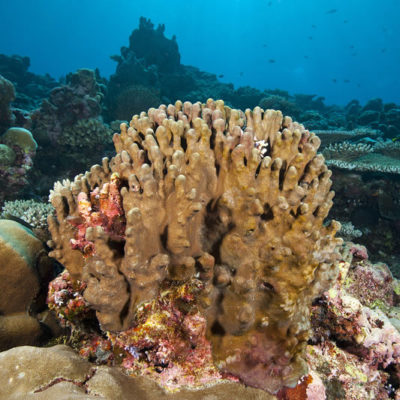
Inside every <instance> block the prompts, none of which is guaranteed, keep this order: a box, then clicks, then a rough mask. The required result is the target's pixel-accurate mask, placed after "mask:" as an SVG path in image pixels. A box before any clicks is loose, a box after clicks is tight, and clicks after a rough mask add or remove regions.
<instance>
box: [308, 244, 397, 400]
mask: <svg viewBox="0 0 400 400" xmlns="http://www.w3.org/2000/svg"><path fill="white" fill-rule="evenodd" d="M343 253H344V257H343V261H342V262H341V263H340V274H339V276H338V279H337V281H336V283H335V285H334V286H333V287H332V288H331V289H330V290H329V291H327V292H325V293H324V295H323V296H322V297H321V298H320V299H318V302H315V303H314V307H313V337H312V344H313V345H312V346H309V349H308V352H307V353H308V362H309V364H310V366H311V368H312V369H313V370H314V371H315V372H316V373H317V374H318V375H319V376H320V378H321V379H322V381H323V382H324V385H325V387H326V388H327V389H328V393H329V392H331V393H332V395H333V396H334V397H335V396H337V397H336V398H343V399H348V400H356V399H360V398H362V399H364V398H365V399H367V398H374V399H389V398H394V397H391V395H394V390H395V389H394V388H393V386H392V385H391V384H390V382H392V383H393V382H394V380H395V379H397V378H396V376H397V372H396V371H397V370H398V367H399V362H400V333H399V332H398V330H397V329H396V328H395V325H394V324H396V322H395V321H396V319H397V318H398V316H399V314H397V310H398V307H397V306H395V296H396V294H395V293H396V290H397V289H396V288H397V286H398V282H396V281H395V280H394V279H393V277H392V275H391V273H390V271H389V269H388V267H387V266H386V265H385V264H382V263H380V264H375V265H374V264H372V263H371V262H369V261H368V254H367V252H366V249H365V248H364V247H363V246H357V245H354V244H352V243H348V245H347V246H346V247H345V249H344V251H343ZM346 253H347V255H346ZM394 315H395V316H396V317H395V318H393V316H394ZM397 321H398V320H397ZM397 324H398V322H397ZM389 366H390V367H389ZM396 398H397V397H396Z"/></svg>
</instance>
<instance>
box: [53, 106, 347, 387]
mask: <svg viewBox="0 0 400 400" xmlns="http://www.w3.org/2000/svg"><path fill="white" fill-rule="evenodd" d="M114 145H115V148H116V152H117V154H116V156H115V157H113V158H112V159H111V160H109V159H107V158H104V159H103V161H102V165H95V166H93V167H92V168H91V169H90V171H89V172H86V173H85V174H80V175H78V176H77V177H76V178H75V179H74V181H72V182H71V181H69V180H65V181H63V182H62V183H61V182H57V183H56V184H55V186H54V190H53V191H52V192H51V195H50V200H51V203H52V204H53V206H54V207H55V210H56V214H55V215H54V216H50V217H49V219H48V222H49V229H50V231H51V234H52V241H50V242H49V245H50V246H51V247H52V248H53V251H52V252H51V255H52V256H53V257H55V258H56V259H57V260H59V261H60V262H61V263H62V264H63V265H64V266H65V267H66V268H67V269H68V271H69V273H70V274H71V276H72V278H74V279H79V280H82V281H84V282H85V284H86V285H87V286H86V288H85V290H84V292H83V296H84V298H85V301H87V302H88V304H89V305H90V306H91V307H92V308H93V309H94V310H96V315H97V318H98V320H99V322H100V325H101V328H102V330H103V331H111V332H114V333H115V334H118V332H121V331H127V330H129V329H130V328H135V327H137V328H138V329H140V321H141V316H143V313H144V312H145V311H146V310H147V309H148V307H153V306H152V304H154V301H155V299H160V298H162V296H163V293H165V292H169V293H170V292H171V291H172V292H175V293H178V295H177V296H176V298H177V299H178V300H177V301H175V303H174V307H169V306H168V307H167V308H168V309H167V308H166V309H165V310H164V313H168V312H170V313H172V312H173V313H175V314H176V312H175V311H171V310H175V309H179V313H182V314H183V315H188V316H190V315H192V316H193V315H199V316H200V315H201V316H202V317H201V318H204V319H205V322H206V328H205V329H206V337H207V339H208V340H209V341H210V342H211V345H212V357H213V360H214V363H215V365H216V366H217V368H218V369H219V370H220V371H221V372H222V373H226V374H230V375H233V376H236V377H238V378H240V379H241V380H242V381H243V382H245V383H246V384H247V385H250V386H254V387H258V388H262V389H264V390H267V391H269V392H271V393H276V392H277V391H278V390H279V389H281V388H282V387H283V386H295V385H296V384H297V382H298V379H299V378H300V377H301V376H303V375H304V374H305V373H306V370H307V366H306V362H305V349H306V344H307V339H308V337H309V330H310V310H311V303H312V301H313V299H314V298H316V297H317V296H318V295H320V294H321V293H322V292H323V291H324V290H325V289H327V288H328V287H329V285H330V283H331V282H333V281H334V280H335V279H336V277H337V272H338V271H337V266H336V261H337V259H338V252H337V249H338V246H339V245H340V244H341V239H337V238H335V233H336V231H337V230H338V228H339V224H338V223H336V222H334V221H333V222H331V224H330V225H329V226H326V225H325V224H324V220H325V218H326V216H327V214H328V212H329V209H330V208H331V206H332V198H333V196H334V193H333V192H332V191H330V187H331V180H330V177H331V172H330V171H329V170H328V168H327V166H326V165H325V162H324V158H323V156H322V155H318V154H317V150H318V147H319V145H320V140H319V138H318V137H317V136H315V135H314V134H312V133H310V132H308V131H307V130H305V129H304V127H303V126H302V125H300V124H298V123H296V122H293V121H292V119H291V118H289V117H283V116H282V113H281V112H280V111H274V110H266V111H264V110H262V109H260V108H259V107H256V108H255V109H254V110H253V111H251V110H249V109H248V110H246V111H245V112H242V111H240V110H235V109H231V108H229V107H227V106H225V105H224V102H223V101H221V100H218V101H213V100H211V99H210V100H208V101H207V102H206V103H205V104H201V103H194V104H192V103H189V102H185V103H182V102H180V101H177V102H176V103H175V105H168V106H164V105H162V106H160V107H159V108H158V109H155V108H151V109H149V110H148V112H147V113H145V112H142V113H141V114H140V115H135V116H134V117H133V118H132V121H131V122H130V127H129V128H128V127H127V125H126V124H122V125H121V133H120V134H115V135H114ZM157 302H158V304H159V306H157V307H156V308H157V310H159V307H162V303H160V301H159V300H157ZM146 307H147V308H146ZM157 312H158V311H157ZM164 317H165V315H164ZM199 318H200V317H199ZM149 319H150V320H151V318H149V317H148V316H147V318H146V319H145V320H146V321H149ZM172 319H173V318H172V316H171V320H172ZM164 320H165V318H164ZM152 323H153V324H154V323H155V319H153V322H152ZM122 336H123V335H119V337H120V338H121V337H122ZM128 351H129V349H128ZM130 351H131V352H132V354H131V355H132V357H139V355H137V354H136V351H137V349H135V348H132V349H130ZM177 351H179V349H178V350H177ZM164 364H165V362H164ZM164 367H165V365H161V366H159V368H161V369H162V368H164Z"/></svg>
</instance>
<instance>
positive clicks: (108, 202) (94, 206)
mask: <svg viewBox="0 0 400 400" xmlns="http://www.w3.org/2000/svg"><path fill="white" fill-rule="evenodd" d="M120 186H121V182H120V179H119V176H118V174H113V175H112V176H111V181H110V182H109V183H105V184H104V185H103V186H102V187H101V188H99V187H97V188H95V189H94V190H93V191H92V192H91V193H90V198H88V196H87V195H86V193H83V192H81V193H79V195H78V210H79V216H80V218H69V222H70V223H71V224H72V225H73V226H75V227H76V228H77V231H76V235H75V239H71V246H72V248H73V249H79V250H81V251H82V252H83V254H84V256H85V257H88V256H92V255H93V254H94V253H95V248H94V243H93V242H91V241H90V240H87V239H86V232H87V229H88V228H93V227H96V226H100V227H102V228H103V230H104V232H105V233H106V234H108V235H109V237H110V238H111V239H112V240H116V241H118V240H122V239H123V238H124V232H125V216H124V211H123V208H122V198H121V194H120V192H119V189H120Z"/></svg>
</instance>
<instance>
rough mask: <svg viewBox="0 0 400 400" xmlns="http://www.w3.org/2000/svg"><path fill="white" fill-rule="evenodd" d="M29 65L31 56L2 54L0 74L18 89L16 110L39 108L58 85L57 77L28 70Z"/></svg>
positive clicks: (0, 56) (14, 103)
mask: <svg viewBox="0 0 400 400" xmlns="http://www.w3.org/2000/svg"><path fill="white" fill-rule="evenodd" d="M29 66H30V59H29V57H21V56H17V55H12V56H7V55H4V54H0V75H3V76H4V77H5V78H7V79H8V80H10V81H11V82H12V83H13V84H14V85H15V89H16V97H15V101H14V102H13V107H14V110H13V111H14V112H15V108H16V109H17V110H19V109H23V110H34V109H36V108H38V107H39V106H40V103H41V101H42V100H43V99H44V98H46V97H47V96H48V95H49V93H50V90H51V89H53V88H54V87H56V86H57V82H56V81H55V79H53V78H52V77H50V75H48V74H46V75H44V76H43V75H37V74H34V73H32V72H28V69H29Z"/></svg>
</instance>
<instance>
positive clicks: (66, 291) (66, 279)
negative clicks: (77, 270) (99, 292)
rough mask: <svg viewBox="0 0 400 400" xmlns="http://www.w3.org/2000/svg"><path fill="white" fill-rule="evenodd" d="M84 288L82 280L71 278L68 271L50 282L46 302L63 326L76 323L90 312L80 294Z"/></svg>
mask: <svg viewBox="0 0 400 400" xmlns="http://www.w3.org/2000/svg"><path fill="white" fill-rule="evenodd" d="M85 288H86V284H85V283H84V282H79V281H73V280H71V277H70V275H69V273H68V271H64V272H62V273H61V274H60V275H59V276H58V277H57V278H56V279H54V280H53V281H52V282H50V284H49V293H48V297H47V303H48V306H49V309H50V310H53V311H54V312H55V313H56V315H57V317H58V318H59V320H60V322H61V324H62V325H63V326H71V325H76V324H78V323H79V321H80V320H82V319H84V318H86V317H87V316H88V315H89V313H90V312H91V311H90V309H89V306H88V304H87V302H86V300H85V299H84V298H83V295H82V293H83V291H84V289H85Z"/></svg>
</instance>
